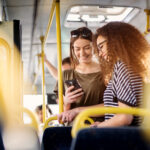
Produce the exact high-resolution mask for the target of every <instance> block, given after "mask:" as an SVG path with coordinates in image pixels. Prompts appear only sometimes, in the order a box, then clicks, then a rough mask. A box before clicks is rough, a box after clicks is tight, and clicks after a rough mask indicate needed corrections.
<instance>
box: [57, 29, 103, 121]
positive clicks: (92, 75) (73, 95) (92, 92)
mask: <svg viewBox="0 0 150 150" xmlns="http://www.w3.org/2000/svg"><path fill="white" fill-rule="evenodd" d="M92 36H93V34H92V32H91V30H90V29H88V28H86V27H82V28H78V29H76V30H73V31H71V38H70V58H71V66H72V67H73V69H70V70H65V71H64V72H63V85H64V112H63V113H62V114H60V115H59V116H58V120H59V121H62V122H64V123H71V122H72V121H73V120H74V119H75V117H76V116H77V115H78V114H79V113H80V112H81V111H83V110H84V109H87V108H89V107H98V106H99V105H103V100H102V99H103V92H104V90H105V85H104V82H103V78H102V73H101V68H100V65H99V64H98V63H96V62H95V61H93V59H92V58H93V56H94V53H95V52H94V48H93V44H92ZM72 79H76V81H77V82H78V84H79V85H80V86H81V88H79V89H76V90H75V89H74V88H76V87H75V86H70V87H68V86H67V85H66V83H65V82H67V81H68V80H72ZM55 92H56V93H58V88H56V89H55ZM98 120H101V121H102V120H103V118H99V119H98Z"/></svg>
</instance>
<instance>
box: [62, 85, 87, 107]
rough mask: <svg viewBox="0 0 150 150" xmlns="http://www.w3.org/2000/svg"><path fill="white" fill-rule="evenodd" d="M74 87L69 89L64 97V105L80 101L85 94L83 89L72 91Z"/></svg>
mask: <svg viewBox="0 0 150 150" xmlns="http://www.w3.org/2000/svg"><path fill="white" fill-rule="evenodd" d="M73 88H74V86H71V87H69V88H67V90H66V92H65V96H64V105H68V104H71V103H74V102H76V101H77V100H79V98H80V97H82V95H83V94H84V92H83V90H82V88H80V89H77V90H74V91H72V90H73Z"/></svg>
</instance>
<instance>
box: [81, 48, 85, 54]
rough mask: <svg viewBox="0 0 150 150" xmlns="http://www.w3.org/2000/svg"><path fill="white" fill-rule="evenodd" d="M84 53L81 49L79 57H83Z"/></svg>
mask: <svg viewBox="0 0 150 150" xmlns="http://www.w3.org/2000/svg"><path fill="white" fill-rule="evenodd" d="M84 54H85V52H84V48H81V51H80V56H84Z"/></svg>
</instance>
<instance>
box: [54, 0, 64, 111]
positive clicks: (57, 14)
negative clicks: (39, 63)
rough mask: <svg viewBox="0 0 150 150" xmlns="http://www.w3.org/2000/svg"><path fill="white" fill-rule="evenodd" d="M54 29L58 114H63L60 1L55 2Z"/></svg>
mask: <svg viewBox="0 0 150 150" xmlns="http://www.w3.org/2000/svg"><path fill="white" fill-rule="evenodd" d="M56 29H57V60H58V79H59V81H58V89H59V113H62V112H63V83H62V69H61V64H62V55H61V29H60V1H59V0H56Z"/></svg>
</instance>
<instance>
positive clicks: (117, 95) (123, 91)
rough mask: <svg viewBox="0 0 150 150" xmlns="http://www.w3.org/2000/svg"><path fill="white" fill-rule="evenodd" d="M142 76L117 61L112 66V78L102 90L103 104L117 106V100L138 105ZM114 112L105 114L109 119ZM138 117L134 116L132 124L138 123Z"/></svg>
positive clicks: (133, 105)
mask: <svg viewBox="0 0 150 150" xmlns="http://www.w3.org/2000/svg"><path fill="white" fill-rule="evenodd" d="M142 87H143V84H142V78H141V77H140V76H139V75H137V74H135V73H134V72H133V71H132V69H131V68H130V67H127V66H126V65H125V64H124V63H123V62H121V61H118V62H117V63H116V64H115V66H114V72H113V75H112V79H111V80H110V82H109V84H108V86H107V88H106V90H105V92H104V98H103V101H104V106H106V107H118V101H120V102H122V103H124V104H126V105H129V106H131V107H139V105H140V103H141V98H142ZM113 116H114V114H105V119H106V120H107V119H110V118H112V117H113ZM139 120H140V119H139V117H136V116H134V119H133V122H132V125H138V124H139Z"/></svg>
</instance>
